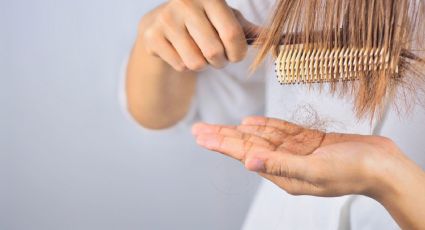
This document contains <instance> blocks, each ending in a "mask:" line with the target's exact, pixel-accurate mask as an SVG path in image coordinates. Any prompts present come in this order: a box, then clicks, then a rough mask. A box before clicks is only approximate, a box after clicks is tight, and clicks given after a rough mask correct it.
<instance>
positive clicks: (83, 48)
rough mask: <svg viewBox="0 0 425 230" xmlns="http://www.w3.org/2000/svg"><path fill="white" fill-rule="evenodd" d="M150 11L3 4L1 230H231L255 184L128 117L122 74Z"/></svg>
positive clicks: (135, 2) (223, 162) (176, 136)
mask: <svg viewBox="0 0 425 230" xmlns="http://www.w3.org/2000/svg"><path fill="white" fill-rule="evenodd" d="M156 4H158V1H146V0H115V1H112V0H106V1H105V0H89V1H86V0H74V1H69V0H67V1H66V0H37V1H35V0H13V1H10V0H0V80H1V81H0V106H1V107H0V229H2V230H12V229H13V230H14V229H19V230H38V229H40V230H49V229H55V230H62V229H78V230H79V229H90V230H96V229H102V230H108V229H207V230H208V229H224V230H225V229H232V230H233V229H238V228H239V227H240V226H241V224H242V222H243V219H244V216H245V214H246V211H247V210H248V208H249V204H250V201H251V199H252V196H253V194H254V192H255V188H256V185H257V182H258V177H257V176H256V175H254V174H250V173H248V172H246V171H245V170H244V169H243V167H242V166H241V165H240V164H239V163H238V162H235V161H232V160H230V159H227V158H224V157H223V156H221V155H219V154H215V153H211V152H207V151H203V150H201V149H200V148H198V147H196V146H195V144H194V141H193V139H192V137H191V135H190V133H189V130H185V129H181V130H175V131H173V132H169V133H151V132H147V131H146V130H143V129H142V128H140V127H139V126H138V125H137V124H135V123H134V122H133V121H132V120H130V119H128V117H126V115H125V113H123V110H122V107H121V105H120V104H119V100H118V86H119V81H120V79H119V77H120V76H119V73H120V68H121V66H122V63H123V60H124V59H125V58H126V56H127V55H128V52H129V51H130V49H131V46H132V43H133V40H134V37H135V35H136V30H137V23H138V21H139V19H140V17H141V16H142V15H143V14H144V13H145V12H147V11H148V10H149V9H151V8H152V7H154V6H155V5H156Z"/></svg>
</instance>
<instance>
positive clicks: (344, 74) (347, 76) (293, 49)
mask: <svg viewBox="0 0 425 230" xmlns="http://www.w3.org/2000/svg"><path fill="white" fill-rule="evenodd" d="M379 72H387V73H388V72H391V73H393V74H392V75H393V76H396V75H397V73H398V66H397V65H395V64H392V63H390V58H389V54H388V53H386V52H385V50H384V49H382V48H372V49H366V48H346V47H342V48H333V49H326V48H306V47H304V46H303V45H287V46H280V52H279V55H278V56H277V58H276V73H277V77H278V81H279V82H280V83H281V84H297V83H322V82H338V81H351V80H357V79H359V78H360V77H361V76H360V75H361V74H365V73H369V74H379Z"/></svg>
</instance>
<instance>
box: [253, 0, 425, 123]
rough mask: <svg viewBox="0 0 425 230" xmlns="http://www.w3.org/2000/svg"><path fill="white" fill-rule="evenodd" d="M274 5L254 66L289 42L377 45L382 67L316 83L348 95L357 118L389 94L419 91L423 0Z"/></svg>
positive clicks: (282, 0)
mask: <svg viewBox="0 0 425 230" xmlns="http://www.w3.org/2000/svg"><path fill="white" fill-rule="evenodd" d="M275 8H276V10H275V12H274V14H273V16H272V18H271V22H270V24H269V26H268V27H267V29H264V30H263V31H262V32H261V33H260V35H259V37H258V39H257V41H258V42H257V43H256V45H257V46H258V47H259V53H258V55H257V58H256V60H255V61H254V63H253V65H252V68H253V69H255V68H256V67H257V66H259V65H260V64H261V63H262V62H263V60H264V59H265V57H266V56H267V55H268V54H269V53H272V55H273V57H274V58H276V57H277V56H278V54H279V52H280V47H282V46H285V45H288V46H289V45H290V44H302V49H304V50H306V51H308V50H313V49H316V50H317V49H328V50H331V49H337V48H352V49H366V50H373V49H378V48H379V49H380V50H382V53H383V54H386V55H385V57H386V58H387V59H386V60H387V61H388V65H387V66H386V67H385V68H377V69H373V68H372V69H369V68H367V70H362V71H360V72H358V73H357V74H358V78H357V80H356V81H352V82H341V81H331V82H326V83H325V82H322V83H319V84H320V85H324V84H330V91H331V93H337V94H338V95H339V96H346V95H350V96H352V97H353V99H354V110H355V112H356V115H357V117H358V118H364V117H370V118H371V119H373V117H374V115H376V114H378V115H380V114H381V112H382V111H383V108H384V104H385V102H386V101H387V100H388V99H389V97H394V96H395V95H406V96H409V95H413V94H415V93H417V92H418V91H419V90H420V89H419V88H418V87H420V86H422V84H423V82H422V81H424V79H425V61H424V56H425V53H424V46H425V39H424V37H425V6H424V1H423V0H278V1H277V3H276V7H275ZM406 89H407V90H406ZM400 90H406V91H405V93H404V94H403V93H401V94H400V93H399V92H398V91H400ZM406 101H409V99H406Z"/></svg>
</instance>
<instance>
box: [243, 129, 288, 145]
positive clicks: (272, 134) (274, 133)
mask: <svg viewBox="0 0 425 230" xmlns="http://www.w3.org/2000/svg"><path fill="white" fill-rule="evenodd" d="M237 129H238V130H239V131H241V132H244V133H248V134H251V135H256V136H259V137H261V138H263V139H265V140H267V141H269V142H271V143H272V144H274V145H276V146H280V145H281V144H282V143H283V142H284V141H285V138H286V137H287V136H288V135H287V134H286V133H284V132H282V131H281V130H279V129H278V128H275V127H271V126H259V125H240V126H238V127H237Z"/></svg>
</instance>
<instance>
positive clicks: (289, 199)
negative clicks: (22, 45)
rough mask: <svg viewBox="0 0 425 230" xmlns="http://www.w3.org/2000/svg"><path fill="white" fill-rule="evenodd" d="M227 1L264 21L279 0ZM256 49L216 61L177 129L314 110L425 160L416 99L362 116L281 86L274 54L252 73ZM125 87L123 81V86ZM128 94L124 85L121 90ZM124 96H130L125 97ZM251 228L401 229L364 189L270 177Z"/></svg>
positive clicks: (422, 113) (338, 102)
mask: <svg viewBox="0 0 425 230" xmlns="http://www.w3.org/2000/svg"><path fill="white" fill-rule="evenodd" d="M228 3H229V4H230V5H231V6H232V7H234V8H236V9H239V10H240V11H241V12H242V13H243V14H244V16H245V17H246V18H247V19H249V20H250V21H252V22H254V23H257V24H263V23H264V22H265V21H266V19H267V18H268V17H269V15H270V12H271V10H272V6H273V4H274V1H273V0H234V1H228ZM254 56H255V50H254V49H252V48H250V50H249V52H248V57H247V58H246V60H244V61H243V62H241V63H238V64H233V65H229V66H227V67H226V68H224V69H221V70H216V69H212V68H209V69H207V70H206V71H204V72H202V73H200V74H199V78H198V82H197V89H196V95H195V97H194V98H193V101H192V105H191V108H190V111H189V112H188V113H187V115H186V117H185V118H184V119H183V120H182V121H181V122H179V124H177V125H176V126H174V127H172V128H170V129H176V128H178V129H189V128H190V126H191V124H192V123H193V122H195V121H197V120H202V121H205V122H210V123H226V124H231V123H239V122H240V119H241V118H242V117H244V116H248V115H253V114H264V115H266V116H269V117H276V118H280V119H285V120H288V121H293V122H304V121H306V120H308V119H309V118H310V117H311V115H317V116H318V117H319V118H320V119H321V120H326V121H329V123H328V124H329V125H328V126H326V129H327V130H328V131H335V132H347V133H359V134H379V135H384V136H387V137H390V138H392V139H393V140H394V141H395V142H396V143H397V144H398V145H399V146H400V147H401V148H402V149H403V150H404V152H405V153H406V154H407V155H409V156H410V158H411V159H413V160H414V161H416V162H417V163H418V164H419V165H421V166H422V167H423V168H425V140H424V136H425V122H423V121H424V120H425V110H424V109H423V108H422V107H419V106H417V107H416V108H415V109H414V111H413V112H412V114H411V116H410V117H408V118H406V117H404V119H399V116H398V115H397V112H396V111H395V110H394V109H393V108H391V107H390V108H389V109H388V112H387V115H386V119H385V120H384V121H383V122H381V123H380V124H376V123H372V124H371V123H370V122H369V121H365V122H361V121H360V122H358V121H357V119H356V118H355V116H354V114H353V112H352V104H351V102H350V101H349V100H344V99H339V98H336V97H333V96H331V95H330V94H328V93H326V91H323V92H322V93H318V92H317V91H309V90H307V89H306V86H303V85H288V86H281V85H280V84H279V83H278V82H277V80H276V76H275V73H274V69H273V68H274V66H273V64H272V63H271V61H266V63H265V64H264V66H263V67H262V68H260V69H259V70H258V71H257V72H256V73H255V74H253V75H252V76H249V75H248V68H249V65H250V64H251V63H252V61H253V58H254ZM122 88H123V87H122ZM121 95H122V96H124V95H125V94H124V93H121ZM122 100H123V102H125V98H122ZM243 229H244V230H258V229H261V230H269V229H270V230H275V229H291V230H292V229H302V230H309V229H362V230H363V229H364V230H369V229H370V230H375V229H399V227H398V226H397V224H396V223H395V222H394V220H393V219H392V218H391V216H390V215H389V214H388V212H387V211H386V210H385V209H384V208H383V207H382V206H381V205H380V204H379V203H377V202H376V201H374V200H372V199H370V198H367V197H364V196H357V195H356V196H344V197H338V198H320V197H311V196H291V195H289V194H287V193H286V192H285V191H283V190H282V189H280V188H278V187H277V186H275V185H274V184H272V183H271V182H268V181H266V180H263V181H262V183H261V185H260V187H259V190H258V192H257V195H256V197H255V199H254V201H253V203H252V206H251V208H250V211H249V213H248V215H247V218H246V221H245V223H244V227H243Z"/></svg>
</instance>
